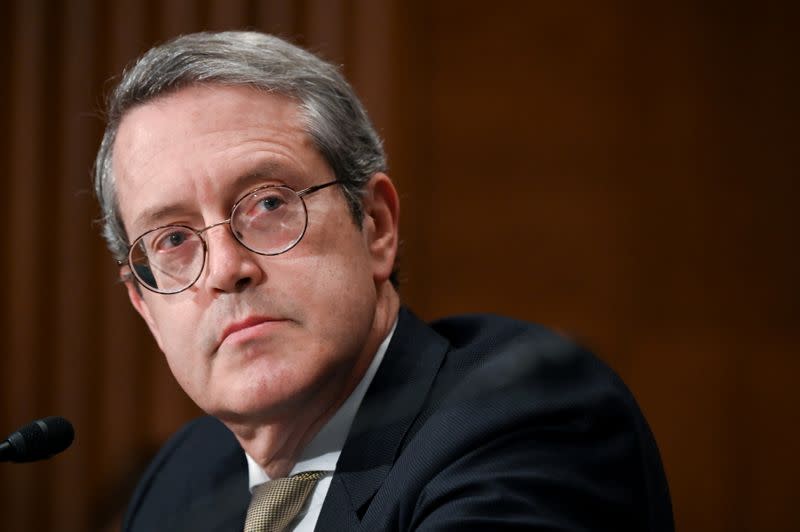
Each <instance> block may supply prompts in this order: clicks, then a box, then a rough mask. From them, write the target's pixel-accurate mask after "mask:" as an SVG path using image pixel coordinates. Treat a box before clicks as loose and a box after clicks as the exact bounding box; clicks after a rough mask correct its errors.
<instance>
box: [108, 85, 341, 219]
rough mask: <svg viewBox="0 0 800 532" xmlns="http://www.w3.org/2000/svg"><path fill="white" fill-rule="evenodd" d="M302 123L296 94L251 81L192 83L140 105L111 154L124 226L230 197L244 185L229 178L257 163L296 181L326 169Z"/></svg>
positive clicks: (284, 179)
mask: <svg viewBox="0 0 800 532" xmlns="http://www.w3.org/2000/svg"><path fill="white" fill-rule="evenodd" d="M304 126H305V124H304V121H303V117H302V115H301V113H300V109H299V106H298V103H297V102H296V101H295V100H293V99H291V98H289V97H287V96H283V95H277V94H270V93H265V92H263V91H257V90H255V89H251V88H247V87H230V86H220V85H210V86H194V87H188V88H185V89H181V90H179V91H177V92H175V93H172V94H169V95H166V96H163V97H160V98H158V99H156V100H153V101H152V102H148V103H146V104H144V105H140V106H138V107H135V108H134V109H132V110H130V111H129V112H128V113H127V114H126V115H125V116H124V117H123V119H122V121H121V123H120V126H119V129H118V132H117V137H116V140H115V143H114V150H113V159H112V165H113V172H114V176H115V182H116V187H117V198H118V201H119V206H120V213H121V215H122V218H123V221H124V223H125V225H126V228H127V229H129V230H132V229H133V228H132V227H131V226H132V225H136V224H137V220H136V217H137V215H138V213H141V212H144V211H153V210H158V209H159V208H161V207H164V208H170V209H173V210H174V209H183V208H186V209H188V208H189V206H190V204H194V205H197V204H203V203H207V202H208V201H211V200H215V199H217V200H218V199H224V200H225V201H230V199H231V198H229V197H228V196H229V195H231V194H234V195H235V194H236V193H237V192H242V191H236V190H231V187H232V185H233V184H235V183H236V181H237V180H241V179H243V178H246V177H247V176H248V175H252V174H253V173H254V172H258V171H259V169H263V168H268V169H270V172H271V173H274V174H275V177H276V179H277V180H279V181H281V182H289V183H290V184H297V185H301V184H303V183H302V180H303V178H304V177H305V176H314V175H320V176H321V175H323V174H321V172H324V173H327V172H325V169H327V165H326V164H325V162H324V160H323V159H322V157H321V155H319V153H318V151H317V150H316V148H315V147H314V145H313V142H312V141H311V139H310V137H309V136H308V134H307V133H306V130H305V127H304ZM257 177H258V176H257ZM261 177H272V176H261ZM293 180H294V181H296V183H293V182H292V181H293ZM233 199H235V198H233ZM138 229H142V227H138ZM129 234H130V232H129Z"/></svg>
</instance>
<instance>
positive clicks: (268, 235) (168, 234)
mask: <svg viewBox="0 0 800 532" xmlns="http://www.w3.org/2000/svg"><path fill="white" fill-rule="evenodd" d="M337 184H341V181H329V182H328V183H323V184H321V185H314V186H312V187H308V188H305V189H303V190H300V191H295V190H293V189H291V188H289V187H287V186H284V185H265V186H262V187H258V188H256V189H255V190H252V191H250V192H248V193H247V194H245V195H244V196H242V197H241V198H239V199H238V200H237V201H236V203H234V204H233V208H232V209H231V215H230V217H229V218H228V219H227V220H223V221H221V222H217V223H215V224H212V225H209V226H208V227H205V228H203V229H194V228H192V227H188V226H186V225H176V224H171V225H163V226H161V227H156V228H155V229H151V230H149V231H147V232H145V233H144V234H142V235H141V236H139V237H138V238H137V239H136V240H134V241H133V243H132V244H131V245H130V247H129V248H128V260H127V261H119V262H118V263H119V265H120V266H124V265H127V266H128V267H129V268H130V270H131V272H132V273H133V275H134V277H135V278H136V280H137V281H139V283H141V284H142V286H144V287H145V288H147V289H148V290H150V291H152V292H156V293H158V294H177V293H178V292H183V291H184V290H186V289H187V288H189V287H190V286H192V285H193V284H194V283H195V282H197V280H198V279H199V278H200V274H201V273H202V272H203V267H204V266H205V263H206V255H207V253H208V244H207V243H206V240H205V238H203V233H205V232H206V231H208V230H209V229H211V228H213V227H217V226H219V225H224V224H229V225H230V228H231V233H232V234H233V236H234V238H236V240H237V241H238V242H239V243H240V244H241V245H243V246H244V247H245V248H247V249H249V250H250V251H252V252H253V253H258V254H259V255H280V254H281V253H286V252H287V251H289V250H290V249H292V248H293V247H295V246H296V245H297V243H298V242H300V240H301V239H302V238H303V235H305V233H306V228H307V227H308V209H307V208H306V203H305V200H304V199H303V197H304V196H307V195H309V194H311V193H313V192H316V191H318V190H322V189H323V188H326V187H329V186H331V185H337Z"/></svg>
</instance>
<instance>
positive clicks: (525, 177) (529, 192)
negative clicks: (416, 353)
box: [0, 0, 800, 531]
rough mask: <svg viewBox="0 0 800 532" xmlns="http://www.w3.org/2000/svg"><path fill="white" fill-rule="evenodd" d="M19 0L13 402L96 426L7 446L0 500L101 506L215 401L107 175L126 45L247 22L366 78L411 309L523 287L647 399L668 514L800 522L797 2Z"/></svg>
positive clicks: (454, 307) (63, 518)
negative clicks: (112, 201)
mask: <svg viewBox="0 0 800 532" xmlns="http://www.w3.org/2000/svg"><path fill="white" fill-rule="evenodd" d="M7 4H8V5H9V6H8V7H9V8H8V9H7V10H6V11H5V13H6V16H5V17H4V18H3V19H2V20H1V21H0V29H2V30H3V31H2V32H0V39H1V40H2V44H4V45H5V46H4V49H5V50H8V53H7V54H4V55H3V57H2V58H0V61H1V62H2V65H0V66H3V67H4V68H3V71H4V72H6V73H7V79H6V83H4V84H2V87H0V91H1V92H0V96H2V98H0V100H2V104H0V109H2V114H0V117H2V120H3V126H4V127H3V128H2V131H1V132H0V135H2V137H0V138H2V140H3V141H4V142H3V143H2V144H1V145H2V146H3V156H2V157H0V168H2V169H3V171H4V173H5V175H7V176H8V177H7V179H6V181H5V183H6V190H5V194H4V195H3V196H2V197H0V206H1V207H2V220H3V221H4V222H5V224H6V228H7V229H6V232H5V239H4V244H5V245H4V246H3V260H2V261H1V262H0V274H2V277H3V279H5V280H6V290H5V296H6V305H4V308H3V309H2V311H0V315H2V318H3V321H2V323H1V324H0V333H1V334H2V342H3V347H4V355H3V357H2V358H0V370H1V371H2V375H0V385H1V386H2V390H0V398H2V405H3V406H2V410H0V431H10V430H12V429H13V428H15V427H16V426H18V425H21V424H23V423H25V422H26V421H28V420H30V419H33V418H36V417H41V416H45V415H50V414H53V413H58V414H63V415H65V416H67V417H69V418H71V419H72V420H73V421H74V422H75V424H76V429H77V441H76V443H75V445H74V446H73V448H71V449H70V450H69V451H68V452H67V453H65V454H64V455H62V456H59V457H57V458H55V459H53V460H51V461H48V462H45V463H40V464H30V465H13V464H0V516H2V528H4V529H8V530H14V531H17V530H20V531H25V530H51V529H58V530H64V531H83V530H87V529H89V530H91V529H98V528H99V526H100V523H101V522H106V521H108V520H109V519H110V512H111V510H112V509H113V505H114V504H115V503H116V504H121V501H120V500H119V498H120V496H118V495H117V494H116V492H117V491H118V490H120V492H124V487H125V485H126V482H125V481H124V480H123V478H124V477H125V476H126V475H129V474H130V471H132V470H136V469H137V468H139V467H141V460H142V458H141V457H142V456H143V455H147V454H148V453H149V452H151V451H152V448H153V447H154V446H157V445H158V444H159V443H160V442H161V441H163V439H164V438H166V437H167V436H168V435H169V434H170V433H171V432H172V431H174V430H175V429H176V428H177V427H178V426H179V425H180V424H181V423H182V422H183V421H184V420H186V419H188V418H190V417H192V416H194V415H196V414H197V409H196V407H194V406H193V405H192V404H191V402H190V401H189V400H188V399H187V398H186V397H185V396H184V394H183V393H182V392H181V391H180V390H179V389H178V387H177V385H176V384H175V382H174V379H173V378H172V376H171V375H170V373H169V370H168V368H167V366H166V363H165V362H164V360H163V357H162V356H161V355H160V353H159V352H158V350H157V349H156V347H155V345H154V343H153V341H152V340H151V339H150V337H149V334H148V332H147V329H146V327H145V326H144V324H143V323H142V322H141V320H140V319H139V318H138V317H137V316H136V315H135V313H134V312H133V311H132V309H131V308H130V305H129V304H128V302H127V298H126V295H125V293H124V289H123V288H122V287H121V286H120V285H119V284H118V283H117V282H116V272H115V268H114V266H113V263H112V261H111V259H110V257H109V256H108V254H107V253H106V252H105V250H104V249H103V244H102V242H101V240H100V238H99V236H97V232H98V231H97V227H96V225H93V223H92V221H93V220H94V219H95V218H96V217H97V208H96V206H95V204H94V201H93V199H92V197H91V194H90V192H89V190H90V183H89V176H88V174H89V170H90V168H91V162H92V158H93V155H94V150H95V148H96V145H97V142H98V140H99V137H100V134H101V132H102V120H101V117H100V116H99V114H100V113H99V112H98V111H99V108H100V102H101V100H102V96H103V94H104V92H105V91H108V90H109V89H110V87H111V86H112V83H111V82H109V81H108V80H109V79H110V78H112V77H115V76H118V74H119V72H120V71H121V69H122V67H123V66H124V65H125V64H127V63H129V62H130V61H131V60H133V59H134V58H135V57H136V56H137V55H138V54H139V53H141V52H142V51H144V50H146V49H147V48H148V47H149V46H151V45H152V44H154V43H156V42H161V41H163V40H165V39H168V38H169V37H171V36H174V35H177V34H179V33H186V32H191V31H197V30H203V29H212V30H220V29H228V28H240V27H249V28H256V29H260V30H263V31H268V32H275V33H278V34H281V35H283V36H287V37H290V38H292V39H293V40H295V41H296V42H298V43H302V44H304V45H307V46H309V47H310V48H311V49H313V50H317V51H320V52H321V53H322V54H323V55H324V56H325V57H327V58H329V59H331V60H333V61H335V62H337V63H341V64H342V65H343V68H344V71H345V73H346V74H347V76H348V78H349V79H351V81H352V82H353V84H354V86H355V88H356V90H357V92H358V93H359V94H360V95H361V96H362V97H363V99H364V101H365V103H366V105H367V107H368V109H369V110H370V112H371V115H372V117H373V119H374V121H375V123H376V125H377V127H378V129H379V131H380V132H381V134H382V135H383V136H384V138H385V140H386V146H387V149H388V152H389V159H390V168H391V174H392V175H393V177H394V179H395V180H396V182H397V183H398V185H399V187H400V193H401V200H402V214H401V226H402V237H403V238H402V240H403V249H402V264H401V277H402V282H403V286H402V293H403V297H404V299H405V301H406V302H407V303H409V304H410V305H411V306H412V307H413V308H414V309H415V310H416V311H417V312H418V313H419V314H421V315H423V316H425V317H428V318H434V317H437V316H441V315H445V314H450V313H456V312H467V311H481V312H484V311H492V312H500V313H503V314H512V315H515V316H518V317H522V318H526V319H531V320H535V321H540V322H544V323H546V324H548V325H550V326H553V327H555V328H558V329H561V330H564V331H566V332H568V333H570V334H572V335H574V336H576V337H577V338H579V339H581V340H582V341H584V342H585V343H587V344H588V345H589V346H590V347H592V348H594V349H595V350H596V351H597V352H598V353H599V354H600V355H601V356H602V358H604V359H605V360H607V361H608V362H609V363H611V364H612V365H613V366H614V367H615V368H616V369H617V370H618V371H619V372H620V373H621V374H622V375H623V377H624V378H625V380H626V382H627V383H628V384H629V386H630V387H631V389H632V390H633V391H634V393H635V395H636V396H637V397H638V398H639V401H640V403H641V405H642V408H643V409H644V410H645V413H646V414H647V416H648V419H649V420H650V423H651V425H652V427H653V430H654V432H655V434H656V437H657V439H658V441H659V445H660V447H661V450H662V454H663V457H664V461H665V464H666V468H667V474H668V477H669V479H670V483H671V489H672V493H673V502H674V505H675V513H676V518H677V523H678V527H679V529H681V530H704V531H715V530H719V531H723V530H726V531H727V530H796V529H800V519H799V518H798V517H797V513H796V512H795V510H794V506H795V505H796V496H795V495H794V492H795V491H796V490H794V489H793V486H794V482H795V479H796V478H797V477H798V475H800V466H798V465H797V461H796V460H794V453H795V449H797V448H798V446H799V445H800V438H799V437H798V429H797V428H796V426H797V423H796V419H797V414H796V413H795V410H796V408H795V406H794V405H795V404H796V402H797V401H796V400H795V399H794V397H793V393H792V392H793V388H794V387H793V379H794V377H795V376H796V375H797V374H798V373H800V363H798V357H797V353H798V347H800V345H799V344H800V330H799V327H798V316H799V315H800V313H798V303H797V301H798V296H800V290H799V289H798V288H800V287H799V286H798V284H799V283H800V281H798V276H797V272H798V271H799V270H800V268H799V267H800V263H799V262H800V259H799V258H798V253H797V251H796V247H797V246H796V243H795V242H794V240H796V237H795V233H796V232H797V227H798V223H797V215H796V203H797V197H798V196H797V185H796V183H797V181H798V175H797V170H796V166H797V165H796V162H795V159H796V155H795V152H796V150H797V148H796V144H797V135H796V132H795V130H796V127H797V126H796V124H797V121H798V118H800V113H798V104H797V98H796V94H797V93H798V88H800V87H799V86H798V85H800V84H798V75H799V74H800V68H798V63H797V59H796V58H797V52H798V49H797V48H798V47H797V44H798V38H797V37H796V35H795V34H796V21H797V20H798V17H797V15H798V9H797V8H796V7H794V4H792V3H789V2H774V3H770V4H769V5H762V4H757V3H755V2H752V3H750V2H729V3H725V4H720V5H718V6H711V5H709V4H697V3H688V2H686V3H677V4H670V5H668V6H664V5H662V6H660V7H658V8H656V7H648V6H647V5H646V4H642V3H638V2H628V1H625V0H618V1H615V2H611V3H596V2H567V3H560V4H545V3H534V2H522V1H519V2H512V1H500V2H478V1H464V0H462V1H459V2H455V1H436V2H426V1H423V0H412V1H404V2H399V1H397V0H384V1H367V0H336V1H317V0H301V1H291V0H269V1H257V0H236V1H234V2H229V1H223V0H203V1H192V0H169V1H164V2H155V1H148V2H137V1H132V0H118V1H115V2H103V1H100V0H75V1H70V2H66V1H63V0H61V1H53V2H45V1H42V0H26V1H22V0H19V1H16V2H8V3H7ZM42 498H44V501H46V502H42Z"/></svg>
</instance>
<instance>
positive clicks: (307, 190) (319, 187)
mask: <svg viewBox="0 0 800 532" xmlns="http://www.w3.org/2000/svg"><path fill="white" fill-rule="evenodd" d="M340 184H342V182H341V181H339V180H338V179H334V180H333V181H328V182H327V183H322V184H320V185H314V186H311V187H308V188H304V189H303V190H298V191H297V195H298V196H300V197H301V198H302V197H303V196H307V195H309V194H312V193H314V192H316V191H317V190H322V189H323V188H328V187H329V186H331V185H340Z"/></svg>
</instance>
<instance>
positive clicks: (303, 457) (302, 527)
mask: <svg viewBox="0 0 800 532" xmlns="http://www.w3.org/2000/svg"><path fill="white" fill-rule="evenodd" d="M395 327H397V321H396V320H395V323H394V325H392V329H391V330H390V331H389V334H388V335H386V338H385V339H384V340H383V342H381V345H380V346H379V347H378V351H377V352H376V353H375V356H374V357H373V359H372V362H371V363H370V365H369V367H368V368H367V371H366V372H365V373H364V376H363V377H362V378H361V381H360V382H359V383H358V385H357V386H356V387H355V389H354V390H353V392H352V393H351V394H350V396H349V397H348V398H347V399H346V400H345V402H344V403H342V406H340V407H339V410H337V411H336V413H335V414H334V415H333V417H331V418H330V419H329V420H328V422H327V423H325V425H324V426H323V427H322V428H321V429H320V431H319V432H318V433H317V435H316V436H314V439H312V440H311V441H310V442H309V444H308V445H307V446H306V448H305V449H303V452H302V453H301V454H300V458H299V459H298V461H297V463H296V464H295V466H294V467H293V468H292V470H291V471H290V472H289V476H291V475H295V474H297V473H302V472H303V471H328V474H327V475H325V476H324V477H322V478H321V479H320V480H319V482H317V485H316V486H315V487H314V491H313V492H311V496H310V497H309V498H308V499H306V504H305V505H304V506H303V508H302V509H301V510H300V513H298V514H297V517H296V518H295V520H294V521H293V522H292V524H291V525H290V526H289V527H288V528H287V530H292V531H294V532H312V531H313V530H314V527H315V526H316V525H317V519H318V518H319V513H320V511H321V510H322V503H323V502H324V501H325V496H326V495H327V494H328V488H329V487H330V485H331V478H333V471H334V470H335V469H336V462H338V461H339V455H340V454H341V453H342V448H343V447H344V442H345V440H346V439H347V434H348V433H349V432H350V426H351V425H352V424H353V419H355V417H356V412H357V411H358V407H359V406H361V400H362V399H363V398H364V394H365V393H366V392H367V388H369V385H370V383H371V382H372V378H373V377H374V376H375V373H376V372H377V371H378V366H380V365H381V361H382V360H383V355H384V354H386V348H387V347H388V346H389V342H390V341H391V339H392V336H394V330H395ZM245 456H246V457H247V470H248V476H249V478H250V492H252V491H253V488H255V487H256V486H258V485H259V484H263V483H264V482H267V481H268V480H270V478H269V476H268V475H267V474H266V473H265V472H264V470H263V469H261V466H259V465H258V464H257V463H256V461H255V460H253V458H251V457H250V455H249V454H247V453H245Z"/></svg>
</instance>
